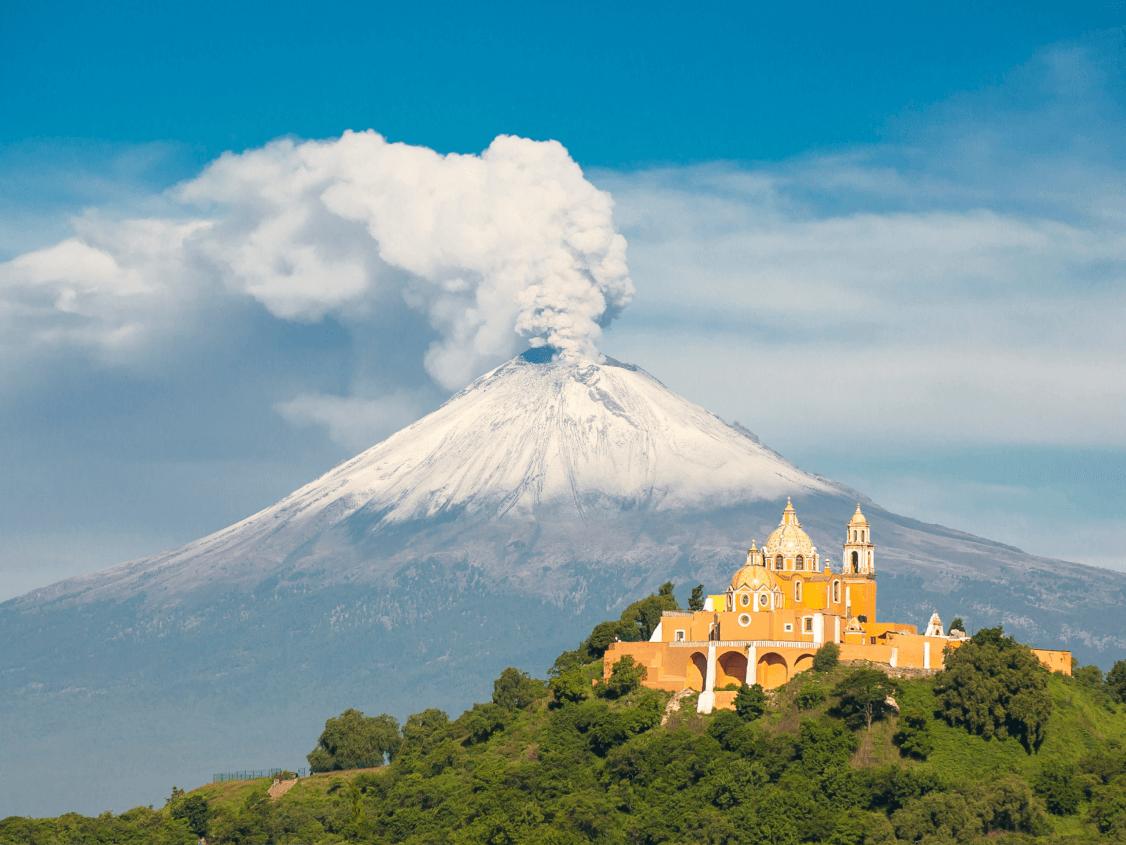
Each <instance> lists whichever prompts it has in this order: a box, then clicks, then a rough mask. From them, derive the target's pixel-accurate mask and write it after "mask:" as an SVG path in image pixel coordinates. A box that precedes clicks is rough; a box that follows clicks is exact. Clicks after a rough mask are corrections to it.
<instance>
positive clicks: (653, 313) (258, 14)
mask: <svg viewBox="0 0 1126 845" xmlns="http://www.w3.org/2000/svg"><path fill="white" fill-rule="evenodd" d="M408 6H409V7H408ZM1124 20H1126V13H1124V7H1123V4H1122V3H1095V4H1089V5H1078V4H1073V5H1069V6H1068V8H1067V9H1064V8H1063V7H1062V4H1053V5H1052V6H1049V5H1039V6H1037V5H1032V6H1029V5H1020V6H1017V5H1014V4H985V3H974V4H960V5H945V6H942V7H941V8H940V7H938V6H937V5H934V4H931V5H923V4H915V5H909V4H890V3H888V4H882V3H881V4H867V5H859V6H858V5H856V4H852V5H846V4H807V5H792V6H785V7H784V8H783V6H782V4H770V5H769V6H767V5H765V4H764V5H762V6H758V7H756V6H751V5H748V4H729V5H727V4H711V5H707V6H705V7H703V8H702V9H689V7H687V6H684V5H683V4H654V3H649V4H644V5H642V4H615V5H614V6H613V7H612V8H608V7H607V6H606V5H605V4H560V5H556V6H553V7H550V8H548V7H536V6H533V5H530V4H490V5H489V6H487V7H485V6H475V5H468V4H459V5H453V4H413V5H410V4H395V5H379V4H362V5H360V4H355V5H353V4H343V3H338V4H317V5H315V6H314V5H297V4H279V3H272V4H239V5H238V6H237V7H236V8H231V7H230V6H229V5H227V4H223V5H220V4H207V3H204V4H194V5H193V6H191V7H190V9H189V8H188V7H184V6H183V5H182V4H177V5H172V4H161V3H145V4H133V3H120V4H113V5H112V6H110V5H108V4H107V5H106V6H105V7H103V8H97V7H93V6H90V5H89V4H82V5H79V4H60V3H42V4H24V6H23V7H20V8H15V9H13V10H11V11H9V13H8V15H7V17H6V19H5V25H4V26H3V27H0V81H2V83H3V84H2V85H0V262H9V263H8V265H3V264H0V306H2V307H0V319H2V320H3V322H2V323H0V330H2V331H3V335H0V343H2V344H3V347H4V348H3V351H4V355H3V361H2V363H0V459H2V461H3V465H4V466H5V468H6V469H5V472H4V473H3V475H2V476H0V537H2V538H3V540H2V541H0V599H3V598H5V597H8V596H11V595H15V594H18V593H20V592H23V591H24V590H26V589H30V588H32V587H35V586H38V585H40V584H43V583H47V582H49V581H52V580H55V579H57V578H59V577H63V576H66V575H70V574H75V573H77V572H82V571H86V570H89V569H93V568H98V567H101V566H105V565H109V564H112V563H115V562H118V561H120V560H124V559H127V558H130V557H136V556H140V555H143V554H146V553H149V552H153V551H157V550H159V549H162V548H166V547H169V546H173V545H176V544H179V543H182V542H186V541H188V540H191V539H195V538H196V537H198V536H201V535H203V534H205V533H208V532H210V531H213V530H217V529H219V528H222V527H224V526H225V525H227V524H230V523H231V522H234V521H236V520H238V519H240V518H242V517H244V516H247V515H249V514H250V513H251V512H253V511H255V510H256V509H258V508H260V507H264V506H266V505H269V504H271V503H272V502H274V501H276V500H277V499H279V498H281V497H282V496H284V495H285V494H286V493H288V492H290V491H291V490H293V489H295V488H296V487H297V486H299V485H300V484H302V483H304V482H306V481H308V480H310V479H311V478H313V477H315V476H316V475H318V474H320V473H321V472H322V471H324V470H325V469H327V468H328V467H330V466H332V465H333V464H334V463H336V462H337V461H338V460H340V459H342V458H344V457H347V456H348V455H350V454H352V453H354V452H355V451H358V450H359V449H361V448H363V447H364V446H365V445H370V444H371V443H374V442H375V441H376V440H378V439H379V438H381V437H382V436H385V435H386V434H388V433H389V432H390V431H392V430H394V429H395V428H397V427H399V426H400V425H402V424H405V423H406V422H409V421H410V420H411V419H413V418H415V417H417V416H418V415H420V414H422V413H425V412H426V411H428V410H430V409H431V408H433V407H435V406H436V404H437V403H439V402H440V401H442V399H443V398H444V397H445V396H446V395H448V392H449V390H450V389H452V387H454V386H456V384H457V379H458V378H459V376H458V375H457V374H450V373H449V372H448V371H447V372H446V375H444V376H438V375H435V373H436V372H437V371H436V370H435V368H434V367H433V366H430V365H429V364H427V359H426V354H427V350H428V349H429V348H430V347H431V345H432V344H433V343H435V342H436V338H438V337H439V336H440V335H442V330H440V329H438V328H436V327H435V323H434V313H435V312H434V311H433V309H432V310H431V311H430V312H429V315H430V316H429V318H428V317H427V315H426V314H424V313H420V312H419V310H418V309H417V308H414V309H412V308H409V307H406V306H404V305H403V302H402V301H401V298H399V299H395V301H394V302H391V301H390V300H383V299H375V300H370V301H367V300H365V301H366V302H367V306H366V307H365V308H364V309H359V310H356V309H343V310H341V309H337V310H333V308H332V307H327V306H326V307H325V308H322V309H319V310H318V309H316V308H314V309H312V310H309V309H308V308H304V310H302V308H298V309H297V310H296V311H294V310H292V309H291V310H289V311H287V310H286V308H287V307H288V306H286V305H284V304H279V302H278V301H277V300H276V299H269V298H262V297H260V296H257V297H256V296H255V295H251V296H247V295H245V294H246V291H245V290H242V289H237V290H234V289H232V288H231V287H230V286H227V287H224V286H223V285H222V284H220V283H219V282H214V283H212V282H213V281H214V280H210V279H209V278H207V277H205V276H193V277H192V279H193V281H192V283H191V284H192V287H190V289H189V288H187V287H185V286H184V285H181V286H179V287H177V286H175V285H167V286H165V287H162V288H161V291H162V293H161V294H160V296H159V297H156V298H150V300H147V301H146V304H145V305H144V309H147V310H145V311H144V314H143V315H142V317H143V319H142V317H137V320H141V321H142V322H144V321H148V322H147V323H145V325H148V326H150V328H151V327H153V326H155V327H156V328H155V329H153V331H152V336H153V338H155V339H154V340H151V341H150V342H147V343H146V344H145V345H143V346H134V347H131V348H128V349H126V348H124V347H120V346H116V347H115V346H112V345H107V344H106V343H105V342H103V341H104V338H103V339H101V340H99V341H98V342H97V343H94V342H93V341H89V342H88V337H87V335H83V334H81V332H82V331H85V329H83V327H82V326H78V327H77V328H76V327H75V325H74V324H73V321H72V322H70V323H65V324H63V323H60V324H59V325H58V326H54V327H53V328H51V331H54V332H56V334H55V335H52V337H56V336H57V337H63V336H64V335H65V338H64V341H60V342H58V343H39V342H38V341H36V342H33V337H41V336H42V334H41V333H40V334H38V335H33V334H31V333H30V332H31V330H30V329H29V328H28V326H29V325H30V322H31V318H29V317H27V316H26V315H27V314H30V313H32V311H31V310H29V309H32V308H33V306H36V304H37V303H38V300H36V299H35V298H34V297H31V298H28V297H29V296H30V294H27V293H26V291H27V290H28V288H27V287H26V285H25V287H24V288H20V290H22V291H24V293H21V294H19V295H18V296H17V294H16V293H13V291H15V290H16V287H15V284H16V283H15V282H13V281H12V279H14V278H15V276H13V275H12V273H13V272H14V271H13V270H12V268H13V267H15V266H16V265H17V264H18V262H19V261H20V260H21V259H20V257H21V256H26V255H28V254H33V253H35V252H36V251H41V250H45V249H50V248H52V247H53V246H54V245H56V244H59V243H61V242H66V241H68V239H77V240H78V241H79V242H82V243H102V244H106V243H114V244H117V246H116V247H115V248H117V249H122V250H123V249H125V247H123V246H121V244H122V243H127V242H129V240H130V237H132V235H130V232H133V231H134V230H132V229H128V226H127V222H128V221H169V220H185V219H187V217H186V216H185V215H187V214H188V211H186V210H185V209H189V206H190V209H189V210H190V211H191V213H192V214H196V215H200V214H205V213H206V214H210V213H211V210H213V208H214V207H215V206H216V204H218V205H220V206H222V205H223V204H224V203H226V204H227V205H226V206H225V207H230V208H235V209H241V211H240V213H250V212H247V209H252V208H253V203H252V202H250V201H249V200H245V198H243V199H237V200H230V196H229V192H228V193H227V194H225V193H223V192H224V191H225V190H227V188H228V187H229V186H225V185H222V184H217V182H218V181H221V176H222V172H221V168H218V167H217V166H216V165H215V162H216V160H217V159H218V157H219V156H220V155H221V154H222V153H224V152H225V151H234V152H236V153H239V152H245V151H249V154H251V155H252V156H258V159H263V157H264V158H266V159H268V158H269V156H270V155H274V157H275V159H277V158H278V157H279V156H281V157H282V158H284V156H285V155H289V154H288V153H285V154H283V153H277V152H276V148H269V149H274V150H275V153H276V155H275V153H269V154H267V153H261V152H260V151H261V148H262V147H263V145H266V144H267V143H269V142H271V141H273V140H274V139H277V138H281V137H290V138H292V139H294V144H296V145H297V147H298V149H300V141H301V139H334V138H339V136H340V135H341V134H342V133H343V132H344V131H345V130H347V129H354V130H357V131H361V130H366V129H374V130H375V131H376V132H378V133H380V134H382V135H383V136H385V137H386V138H387V139H388V140H389V141H402V142H405V143H408V144H412V145H420V146H424V147H429V148H431V149H433V150H436V151H438V152H441V153H446V152H459V153H469V154H473V153H480V152H481V151H482V150H485V149H486V148H488V147H489V145H490V144H491V143H492V141H493V139H494V138H495V137H496V136H498V135H502V134H506V135H517V136H521V137H526V138H531V139H534V140H537V141H547V140H549V139H550V140H556V141H558V142H559V143H561V144H562V145H563V146H564V147H565V148H566V149H567V151H569V153H570V155H571V156H572V157H573V159H574V160H575V162H577V164H578V165H579V166H580V167H581V168H582V170H583V174H584V175H585V177H586V179H587V180H589V181H590V182H591V183H593V184H594V185H595V186H596V187H597V188H600V189H602V190H605V191H609V192H610V193H611V194H612V196H613V198H614V201H615V207H614V211H613V221H614V224H615V225H616V226H617V228H618V229H619V230H620V231H621V232H622V234H624V235H625V237H626V240H627V241H628V244H629V246H628V255H627V260H628V264H629V272H630V276H631V277H632V280H633V285H634V286H635V288H636V295H635V296H634V298H633V302H632V303H631V304H629V305H628V306H627V307H625V308H624V310H623V311H622V313H621V315H620V316H619V317H618V318H617V319H616V320H615V321H614V322H613V323H612V324H611V325H610V326H609V328H607V329H606V330H605V332H604V335H603V339H602V348H603V350H604V351H605V352H607V353H608V354H611V355H613V356H615V357H617V358H621V359H623V360H629V361H633V362H635V363H638V364H640V365H641V366H643V367H646V368H647V369H649V370H650V371H651V372H653V373H654V374H655V375H657V376H658V377H659V378H661V379H662V380H663V381H665V382H666V383H667V384H669V385H670V386H671V387H673V388H674V389H676V390H678V391H680V392H681V393H683V394H685V395H686V396H688V397H689V398H691V399H693V400H694V401H696V402H698V403H700V404H702V405H704V406H705V407H708V408H709V409H711V410H713V411H715V412H716V413H718V414H720V415H721V416H723V417H724V418H725V419H729V420H730V419H738V420H740V421H741V422H743V423H744V424H745V425H747V426H748V427H749V428H751V429H752V430H754V431H756V432H757V433H759V434H760V436H762V438H763V439H764V441H765V442H767V443H768V444H770V445H771V446H773V447H774V448H776V449H778V450H779V451H781V452H782V453H783V454H786V455H787V456H788V457H790V458H792V459H793V460H795V461H796V462H798V463H799V464H800V465H802V466H804V467H806V468H808V469H811V470H815V471H818V472H822V473H825V474H827V475H830V476H832V477H835V478H839V479H841V480H844V481H846V482H849V483H851V484H853V485H854V486H856V487H857V488H858V489H861V490H863V491H864V492H865V493H867V494H868V495H871V496H872V497H873V498H875V499H876V500H877V501H878V502H880V503H881V504H883V505H885V506H887V507H889V508H892V509H893V510H897V511H899V512H903V513H907V514H909V515H911V516H915V517H917V518H920V519H924V520H927V521H934V522H943V523H945V524H948V525H952V526H954V527H957V528H962V529H965V530H970V531H974V532H977V533H981V534H983V535H985V536H988V537H992V538H994V539H998V540H1002V541H1005V542H1009V543H1012V544H1014V545H1017V546H1020V547H1022V548H1024V549H1026V550H1028V551H1031V552H1036V553H1041V554H1045V555H1051V556H1058V557H1065V558H1068V559H1072V560H1082V561H1088V562H1092V563H1097V564H1100V565H1106V566H1112V567H1115V568H1120V569H1126V560H1124V558H1123V553H1122V552H1121V549H1122V547H1123V545H1124V543H1126V517H1124V516H1123V506H1124V505H1126V437H1124V435H1123V432H1122V426H1121V422H1120V421H1121V419H1122V418H1123V417H1124V415H1126V376H1124V375H1123V374H1124V373H1126V360H1124V359H1126V331H1124V329H1123V326H1122V319H1121V315H1122V313H1123V306H1124V305H1126V269H1124V268H1126V246H1124V244H1126V196H1124V193H1126V192H1124V188H1123V186H1124V185H1126V181H1124V180H1123V176H1124V175H1126V173H1124V171H1126V166H1124V160H1123V159H1124V155H1123V154H1124V149H1123V141H1122V132H1121V126H1122V125H1124V120H1123V118H1124V116H1126V115H1124V113H1123V112H1124V107H1126V85H1124V84H1123V80H1124V79H1126V74H1123V69H1124V68H1123V63H1124V60H1126V46H1124V40H1123V31H1122V29H1121V27H1122V25H1123V23H1124ZM256 151H259V152H256ZM258 159H256V160H258ZM246 160H249V159H246ZM201 174H205V175H206V174H210V175H207V177H206V180H205V181H207V185H208V187H206V188H205V189H204V188H199V187H198V185H199V180H200V179H201ZM184 183H190V184H195V185H197V188H196V189H195V195H194V196H195V199H191V198H190V197H189V198H188V200H185V196H184V194H183V192H182V191H180V192H179V193H178V192H177V191H178V190H180V189H176V187H175V186H177V185H181V184H184ZM201 195H204V199H203V200H200V196H201ZM216 197H227V199H216ZM189 200H190V202H189ZM244 200H245V201H244ZM201 202H206V203H209V204H210V205H208V209H205V210H204V211H201V210H200V209H201V208H202V206H201V205H200V203H201ZM186 203H188V204H186ZM191 203H194V204H191ZM240 203H241V205H240ZM209 209H210V210H209ZM225 219H227V225H229V226H233V225H234V224H232V223H230V215H228V218H225ZM123 227H124V228H123ZM236 229H237V227H235V229H231V231H236ZM354 234H355V233H351V234H349V233H348V232H343V233H341V232H333V233H331V235H330V236H329V235H326V236H325V237H326V238H327V240H324V241H322V242H321V246H322V247H324V246H325V245H331V246H332V247H333V248H337V247H339V248H344V247H342V246H341V243H342V241H341V239H344V240H347V239H348V238H352V237H353V236H354ZM115 254H116V255H118V257H119V258H120V257H121V255H122V254H123V253H115ZM5 266H6V267H7V271H5ZM138 266H140V265H138ZM153 266H157V265H153ZM159 266H160V267H166V265H159ZM384 270H386V268H384ZM4 272H8V274H9V275H8V276H4V275H3V274H4ZM137 272H138V273H140V274H141V275H140V276H138V278H140V279H141V281H142V282H144V281H145V279H144V278H143V277H144V272H145V271H143V270H138V271H137ZM149 272H152V273H155V274H157V275H159V274H160V273H161V272H165V271H164V270H151V271H149ZM5 279H8V281H7V282H6V283H5V281H4V280H5ZM148 281H150V282H151V281H153V279H149V280H148ZM5 284H7V285H8V287H7V288H5V287H4V285H5ZM404 284H406V283H404ZM409 287H410V285H408V288H409ZM248 289H249V288H248ZM404 290H405V289H404ZM21 296H22V297H24V298H22V299H21V298H20V297H21ZM161 297H163V298H161ZM392 298H394V297H392ZM185 303H187V304H185ZM91 307H92V308H95V309H102V310H95V311H91V312H89V313H87V314H85V317H86V318H88V319H89V320H91V321H92V322H91V323H90V325H95V323H96V321H97V319H100V318H101V317H103V316H105V313H106V312H105V309H107V308H111V306H110V305H107V304H106V303H105V302H101V301H99V302H95V303H94V305H92V306H91ZM113 307H117V306H116V305H114V306H113ZM111 310H112V309H111ZM322 312H323V313H322ZM115 313H116V312H115ZM67 314H68V315H69V314H70V312H67ZM131 314H132V312H131ZM133 317H136V314H132V317H130V319H132V318H133ZM67 319H68V320H69V319H71V316H67ZM115 319H116V317H115ZM52 325H53V324H52ZM39 328H42V327H39ZM93 330H94V329H90V331H93ZM37 331H38V329H37ZM67 332H70V334H66V333H67ZM75 332H78V334H75ZM60 333H61V334H60ZM87 334H88V333H87ZM76 338H77V339H76ZM83 338H86V339H85V340H84V339H83ZM99 344H100V345H99ZM511 344H512V345H513V346H514V347H515V346H516V345H518V339H517V338H516V337H515V336H513V338H512V341H511ZM92 350H93V351H92ZM490 354H493V353H490ZM499 354H500V353H499V352H496V353H495V354H494V357H496V355H499ZM489 360H491V359H489V357H488V355H485V356H484V357H483V358H481V361H482V362H483V363H482V364H481V365H482V366H483V365H484V364H485V363H488V361H489Z"/></svg>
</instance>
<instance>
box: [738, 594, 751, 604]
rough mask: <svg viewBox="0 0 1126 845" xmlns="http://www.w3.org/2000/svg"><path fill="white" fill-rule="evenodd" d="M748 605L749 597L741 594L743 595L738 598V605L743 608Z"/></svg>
mask: <svg viewBox="0 0 1126 845" xmlns="http://www.w3.org/2000/svg"><path fill="white" fill-rule="evenodd" d="M750 603H751V597H750V596H749V595H747V594H746V593H743V595H741V596H739V604H741V605H743V607H746V606H747V605H748V604H750Z"/></svg>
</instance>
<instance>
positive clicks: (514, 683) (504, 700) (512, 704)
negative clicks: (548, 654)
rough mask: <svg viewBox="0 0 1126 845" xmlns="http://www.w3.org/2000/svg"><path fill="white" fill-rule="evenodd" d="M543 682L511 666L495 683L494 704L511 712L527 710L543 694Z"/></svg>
mask: <svg viewBox="0 0 1126 845" xmlns="http://www.w3.org/2000/svg"><path fill="white" fill-rule="evenodd" d="M543 689H544V684H543V681H537V680H536V679H535V678H532V677H529V675H528V673H527V672H521V671H520V670H519V669H516V668H513V667H512V666H509V667H508V668H507V669H505V670H504V671H503V672H501V673H500V677H499V678H497V679H496V680H495V681H493V704H495V705H497V706H498V707H502V708H504V709H505V710H508V711H509V712H512V711H515V710H524V709H526V708H527V707H528V706H529V705H531V703H532V702H533V701H535V700H536V699H537V698H538V697H539V696H540V695H542V694H543Z"/></svg>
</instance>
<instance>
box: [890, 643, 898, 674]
mask: <svg viewBox="0 0 1126 845" xmlns="http://www.w3.org/2000/svg"><path fill="white" fill-rule="evenodd" d="M898 665H899V649H897V648H893V649H892V650H891V668H893V669H894V668H895V667H896V666H898Z"/></svg>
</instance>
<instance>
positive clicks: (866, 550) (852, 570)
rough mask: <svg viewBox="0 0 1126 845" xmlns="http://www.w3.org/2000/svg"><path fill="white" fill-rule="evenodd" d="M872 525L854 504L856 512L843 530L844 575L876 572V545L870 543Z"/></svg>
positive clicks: (858, 506) (872, 573)
mask: <svg viewBox="0 0 1126 845" xmlns="http://www.w3.org/2000/svg"><path fill="white" fill-rule="evenodd" d="M871 532H872V527H871V526H870V525H869V524H868V520H867V519H865V518H864V514H862V513H861V512H860V505H857V506H856V513H854V514H853V515H852V519H850V520H849V523H848V529H847V531H846V532H845V542H844V569H843V570H842V571H843V572H844V574H845V575H875V574H876V559H875V558H876V547H875V546H873V545H872V533H871Z"/></svg>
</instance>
